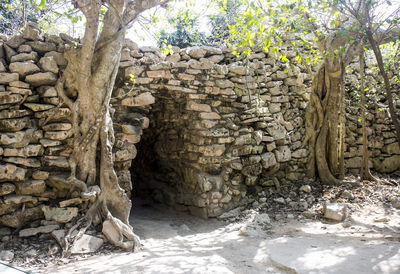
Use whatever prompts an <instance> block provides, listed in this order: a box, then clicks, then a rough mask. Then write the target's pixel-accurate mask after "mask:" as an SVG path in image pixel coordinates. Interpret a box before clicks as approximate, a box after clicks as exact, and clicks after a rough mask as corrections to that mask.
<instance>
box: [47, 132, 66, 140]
mask: <svg viewBox="0 0 400 274" xmlns="http://www.w3.org/2000/svg"><path fill="white" fill-rule="evenodd" d="M71 136H72V131H67V130H62V131H46V132H45V134H44V137H45V138H47V139H50V140H65V139H67V138H69V137H71Z"/></svg>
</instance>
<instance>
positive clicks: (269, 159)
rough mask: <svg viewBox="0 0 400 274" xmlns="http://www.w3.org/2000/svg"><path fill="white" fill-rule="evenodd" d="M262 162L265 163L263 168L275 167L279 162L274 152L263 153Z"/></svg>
mask: <svg viewBox="0 0 400 274" xmlns="http://www.w3.org/2000/svg"><path fill="white" fill-rule="evenodd" d="M261 162H262V165H263V168H266V169H268V168H270V167H273V166H275V165H276V164H277V161H276V158H275V154H274V153H272V152H266V153H264V154H261Z"/></svg>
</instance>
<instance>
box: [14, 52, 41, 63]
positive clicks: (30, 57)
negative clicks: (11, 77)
mask: <svg viewBox="0 0 400 274" xmlns="http://www.w3.org/2000/svg"><path fill="white" fill-rule="evenodd" d="M38 59H39V55H38V54H37V52H35V51H32V52H29V53H20V54H17V55H14V56H12V57H11V62H26V61H34V62H36V61H37V60H38Z"/></svg>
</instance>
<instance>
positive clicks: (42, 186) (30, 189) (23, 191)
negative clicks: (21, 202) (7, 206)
mask: <svg viewBox="0 0 400 274" xmlns="http://www.w3.org/2000/svg"><path fill="white" fill-rule="evenodd" d="M45 191H46V183H45V182H44V181H43V180H29V181H26V182H22V183H17V190H16V193H17V194H19V195H36V194H40V193H43V192H45Z"/></svg>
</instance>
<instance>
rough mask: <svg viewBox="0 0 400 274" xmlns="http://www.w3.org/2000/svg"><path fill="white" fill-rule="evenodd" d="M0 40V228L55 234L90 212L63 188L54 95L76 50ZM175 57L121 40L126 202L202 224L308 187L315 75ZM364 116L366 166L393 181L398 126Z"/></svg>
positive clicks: (217, 54) (353, 130)
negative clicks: (148, 204)
mask: <svg viewBox="0 0 400 274" xmlns="http://www.w3.org/2000/svg"><path fill="white" fill-rule="evenodd" d="M1 39H2V40H1V41H0V226H8V227H12V228H16V229H19V228H22V227H26V226H29V227H30V228H26V229H28V230H21V231H20V234H21V236H31V235H35V234H37V233H49V232H51V231H53V232H54V231H57V229H59V228H62V227H63V226H65V225H68V223H69V222H70V221H71V220H73V219H74V218H76V217H77V216H79V214H80V212H81V210H82V209H84V208H86V207H87V204H88V202H87V200H85V198H82V197H80V195H79V193H78V192H77V191H76V190H74V189H73V188H72V187H71V185H70V184H69V183H68V182H67V177H68V175H69V163H68V157H69V155H70V154H71V151H72V147H71V146H72V137H73V136H72V135H71V120H70V119H71V117H70V116H71V115H70V110H69V109H68V108H67V107H66V106H65V105H64V104H63V103H62V102H61V101H60V98H59V97H58V95H57V91H56V89H55V88H54V85H55V84H56V82H57V79H58V78H59V76H60V75H61V74H62V73H63V70H64V69H65V67H66V65H67V60H66V59H65V58H64V54H63V53H64V52H65V51H66V50H68V48H69V47H72V46H74V44H76V43H79V41H75V40H74V39H73V38H71V37H69V36H67V35H64V34H61V35H60V36H55V35H43V34H42V32H41V31H40V30H39V29H37V28H36V27H35V26H34V25H30V26H29V27H27V28H26V30H25V32H24V33H23V34H22V35H17V36H14V37H11V38H9V39H7V38H6V37H1ZM173 51H174V53H173V54H172V55H169V56H167V57H166V56H164V55H163V54H162V53H161V51H160V50H159V49H156V48H152V47H142V48H139V47H138V46H137V45H136V44H135V43H133V42H131V41H126V43H125V46H124V49H123V52H122V57H121V63H120V71H119V74H118V77H117V82H116V86H115V90H114V92H113V98H112V100H111V103H112V107H113V110H114V113H113V119H114V130H115V136H116V142H115V147H114V151H113V152H114V161H115V168H116V171H117V174H118V178H119V183H120V185H121V187H122V188H123V189H124V190H125V191H126V192H127V193H128V194H129V195H130V194H131V192H132V191H134V192H147V193H149V195H151V197H152V198H154V199H156V200H159V201H162V202H163V203H166V204H169V205H171V206H173V207H175V208H176V209H179V210H186V211H190V212H191V213H192V214H195V215H198V216H201V217H204V218H207V217H214V216H218V215H220V214H222V213H223V212H225V211H227V210H229V209H231V208H233V207H236V206H238V205H241V204H245V203H249V202H253V201H254V199H257V200H256V201H257V202H265V201H266V199H268V198H269V195H270V194H271V193H273V192H275V191H276V190H279V187H280V185H281V184H285V183H296V182H299V181H304V180H306V178H304V174H305V169H306V166H305V165H306V163H307V156H308V150H307V147H306V146H304V145H303V138H304V135H305V129H304V113H305V108H306V107H307V104H308V94H309V87H310V85H311V77H310V75H309V74H308V73H307V71H306V69H305V68H304V67H302V66H301V65H297V66H295V67H293V68H290V69H288V71H285V70H286V69H287V68H286V66H285V65H284V64H279V63H277V62H276V61H275V59H274V58H271V57H268V56H267V55H266V54H265V53H263V52H257V51H256V52H255V53H253V54H252V55H250V56H249V57H248V58H247V59H245V60H241V59H238V58H236V57H235V56H234V55H233V54H232V52H231V51H230V50H229V49H220V48H212V47H194V48H188V49H179V48H173ZM288 58H289V59H293V58H295V54H294V53H290V52H289V53H288ZM70 96H72V97H73V96H74V94H71V95H70ZM371 108H372V109H374V111H373V112H371V113H370V114H369V116H368V123H369V132H370V139H369V141H370V146H371V149H372V157H371V166H372V167H373V168H375V169H376V170H377V171H382V172H391V171H394V170H396V169H397V168H398V167H399V166H400V151H399V149H398V147H397V146H396V144H395V140H394V133H393V128H392V127H391V125H390V123H389V122H388V121H389V119H388V116H387V113H386V112H385V111H380V110H378V109H380V108H381V107H379V108H378V107H375V108H374V107H373V106H371ZM348 110H349V111H348V112H347V121H348V123H347V129H346V155H345V156H346V165H347V167H348V171H352V172H358V170H359V168H360V164H361V158H360V157H361V129H360V124H359V122H358V120H357V117H358V114H357V112H358V109H357V107H354V106H349V108H348ZM137 156H138V157H137ZM132 177H133V178H134V179H133V180H132ZM90 189H91V190H93V191H96V186H90ZM33 228H34V229H33ZM55 234H57V233H55Z"/></svg>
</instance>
